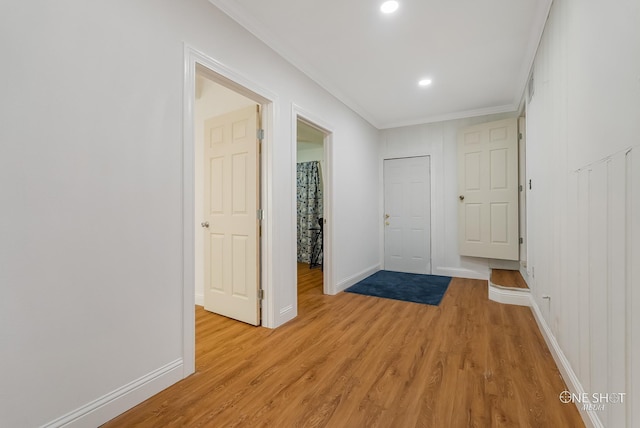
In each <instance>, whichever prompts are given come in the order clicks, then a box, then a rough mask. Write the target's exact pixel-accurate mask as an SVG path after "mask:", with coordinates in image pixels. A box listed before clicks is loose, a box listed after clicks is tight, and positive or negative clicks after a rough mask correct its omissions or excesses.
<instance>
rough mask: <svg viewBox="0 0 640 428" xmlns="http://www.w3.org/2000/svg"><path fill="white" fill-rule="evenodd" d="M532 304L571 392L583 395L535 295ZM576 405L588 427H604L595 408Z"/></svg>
mask: <svg viewBox="0 0 640 428" xmlns="http://www.w3.org/2000/svg"><path fill="white" fill-rule="evenodd" d="M530 306H531V312H533V316H534V318H535V319H536V322H537V323H538V328H539V329H540V333H542V337H543V338H544V341H545V342H547V346H548V347H549V350H550V351H551V355H552V356H553V359H554V360H555V362H556V365H557V366H558V369H559V370H560V374H561V375H562V379H563V380H564V381H565V383H566V384H567V388H568V389H569V391H570V392H572V393H574V394H579V395H581V394H583V393H585V390H584V388H583V387H582V384H581V383H580V380H579V379H578V376H577V375H576V373H575V372H574V371H573V368H572V367H571V363H569V360H568V359H567V357H566V356H565V355H564V352H562V348H560V345H559V344H558V341H557V340H556V338H555V336H554V335H553V333H552V332H551V329H550V328H549V326H548V325H547V322H546V321H545V319H544V317H543V316H542V312H540V308H539V307H538V304H537V303H536V300H535V299H534V298H533V295H532V296H531V301H530ZM567 405H568V404H567ZM576 407H577V408H578V411H579V412H580V416H582V421H583V422H584V424H585V425H586V426H587V427H588V428H604V424H603V423H602V422H601V421H600V418H598V413H597V412H596V411H594V410H591V411H587V410H584V409H583V408H581V407H580V406H576Z"/></svg>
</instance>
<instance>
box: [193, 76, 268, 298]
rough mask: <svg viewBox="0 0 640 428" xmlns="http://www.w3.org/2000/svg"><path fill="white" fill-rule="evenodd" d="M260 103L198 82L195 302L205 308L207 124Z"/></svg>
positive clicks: (202, 79) (198, 80) (200, 77)
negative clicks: (203, 230) (224, 115)
mask: <svg viewBox="0 0 640 428" xmlns="http://www.w3.org/2000/svg"><path fill="white" fill-rule="evenodd" d="M256 104H257V103H256V102H255V101H253V100H250V99H249V98H246V97H244V96H242V95H240V94H238V93H236V92H234V91H232V90H230V89H227V88H225V87H224V86H222V85H219V84H217V83H215V82H212V81H211V80H209V79H207V78H205V77H202V76H199V77H198V79H197V81H196V101H195V109H194V119H195V120H194V122H195V128H194V129H195V139H194V140H195V141H194V152H195V165H194V170H195V180H194V183H195V192H194V193H195V210H194V211H195V219H194V220H195V221H194V223H195V225H196V231H195V235H194V241H195V250H194V254H195V275H194V277H195V293H196V294H195V301H196V304H197V305H201V306H202V305H204V265H203V263H204V257H203V254H204V234H202V233H199V232H200V230H199V229H198V227H199V225H200V223H201V222H202V216H203V213H204V197H203V195H204V175H203V174H204V164H203V158H202V155H203V153H204V122H205V121H206V120H207V119H210V118H212V117H216V116H220V115H222V114H225V113H230V112H233V111H236V110H240V109H241V108H243V107H248V106H250V105H256Z"/></svg>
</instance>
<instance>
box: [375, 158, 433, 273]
mask: <svg viewBox="0 0 640 428" xmlns="http://www.w3.org/2000/svg"><path fill="white" fill-rule="evenodd" d="M384 209H385V219H384V222H385V226H384V268H385V270H391V271H396V272H408V273H423V274H429V273H431V183H430V166H429V156H421V157H414V158H403V159H387V160H385V161H384Z"/></svg>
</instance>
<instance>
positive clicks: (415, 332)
mask: <svg viewBox="0 0 640 428" xmlns="http://www.w3.org/2000/svg"><path fill="white" fill-rule="evenodd" d="M298 289H299V316H298V317H297V318H296V319H295V320H293V321H291V322H289V323H288V324H286V325H284V326H282V327H280V328H277V329H275V330H269V329H265V328H262V327H251V326H248V325H246V324H242V323H240V322H236V321H232V320H230V319H227V318H224V317H221V316H218V315H214V314H210V313H207V312H205V311H204V310H203V309H202V308H201V307H197V310H196V335H197V340H196V343H197V345H196V355H197V360H196V373H195V374H194V375H192V376H190V377H189V378H187V379H185V380H183V381H181V382H179V383H178V384H176V385H173V386H172V387H170V388H168V389H166V390H165V391H163V392H161V393H160V394H158V395H156V396H154V397H152V398H150V399H149V400H147V401H146V402H144V403H142V404H140V405H139V406H137V407H135V408H133V409H131V410H130V411H128V412H126V413H124V414H123V415H121V416H119V417H117V418H115V419H113V420H112V421H110V422H109V423H107V424H106V425H105V427H338V428H342V427H349V428H357V427H367V428H368V427H394V428H395V427H402V428H404V427H434V428H441V427H444V428H457V427H479V428H483V427H571V428H574V427H582V426H584V425H583V423H582V420H581V419H580V416H579V414H578V411H577V409H576V408H575V406H573V405H570V404H562V403H561V402H560V400H559V398H558V396H559V394H560V392H562V391H563V390H564V389H565V384H564V382H563V381H562V378H561V377H560V374H559V372H558V370H557V368H556V366H555V364H554V362H553V359H552V357H551V355H550V353H549V351H548V349H547V346H546V344H545V342H544V340H543V338H542V337H541V335H540V333H539V331H538V328H537V326H536V323H535V320H534V318H533V316H532V314H531V311H530V309H529V308H526V307H518V306H508V305H501V304H499V303H495V302H491V301H489V300H488V299H487V283H486V281H478V280H466V279H453V280H452V282H451V285H450V286H449V289H448V291H447V293H446V294H445V296H444V299H443V300H442V303H441V304H440V306H429V305H421V304H416V303H407V302H400V301H395V300H387V299H380V298H375V297H369V296H363V295H358V294H352V293H340V294H338V295H337V296H326V295H323V294H322V272H321V271H319V270H310V269H309V268H308V265H301V266H299V282H298Z"/></svg>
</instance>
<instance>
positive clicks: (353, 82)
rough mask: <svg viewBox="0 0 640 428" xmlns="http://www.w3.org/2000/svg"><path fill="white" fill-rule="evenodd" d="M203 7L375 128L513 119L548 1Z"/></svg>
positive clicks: (354, 0)
mask: <svg viewBox="0 0 640 428" xmlns="http://www.w3.org/2000/svg"><path fill="white" fill-rule="evenodd" d="M209 1H210V2H211V3H213V4H214V5H216V6H217V7H218V8H220V9H221V10H222V11H224V12H225V13H227V14H228V15H229V16H230V17H231V18H233V19H234V20H236V21H237V22H238V23H239V24H241V25H242V26H244V27H245V28H246V29H247V30H249V31H250V32H252V33H253V34H254V35H256V36H257V37H258V38H260V39H261V40H263V41H264V42H265V43H266V44H267V45H269V46H270V47H271V48H272V49H274V50H275V51H277V52H278V53H279V54H280V55H282V56H283V57H284V58H285V59H287V60H288V61H289V62H291V63H292V64H293V65H295V66H296V67H297V68H299V69H300V70H301V71H302V72H304V73H305V74H307V75H308V76H309V77H311V78H312V79H313V80H315V81H316V82H317V83H318V84H320V85H321V86H322V87H324V88H325V89H326V90H328V91H329V92H330V93H332V94H333V95H334V96H336V97H337V98H338V99H340V100H341V101H342V102H344V103H345V104H346V105H348V106H349V107H351V108H352V109H353V110H354V111H356V112H357V113H358V114H360V115H361V116H362V117H364V118H365V119H366V120H367V121H369V122H370V123H371V124H372V125H374V126H376V127H377V128H380V129H382V128H392V127H397V126H406V125H413V124H420V123H428V122H434V121H440V120H447V119H456V118H462V117H471V116H479V115H484V114H491V113H501V112H507V111H514V110H517V109H518V107H519V105H520V101H521V98H522V94H523V92H524V88H525V86H526V82H527V80H528V75H529V70H530V67H531V64H532V62H533V58H534V55H535V50H536V48H537V45H538V41H539V40H540V36H541V34H542V30H543V28H544V24H545V21H546V18H547V15H548V12H549V8H550V6H551V2H552V0H398V1H399V9H398V10H397V12H395V13H393V14H389V15H385V14H383V13H381V12H380V9H379V8H380V5H381V3H382V1H383V0H323V1H313V0H268V1H267V0H209ZM423 78H429V79H431V80H432V84H431V85H429V86H427V87H419V86H418V81H419V80H420V79H423Z"/></svg>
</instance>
